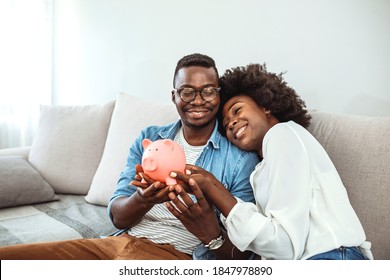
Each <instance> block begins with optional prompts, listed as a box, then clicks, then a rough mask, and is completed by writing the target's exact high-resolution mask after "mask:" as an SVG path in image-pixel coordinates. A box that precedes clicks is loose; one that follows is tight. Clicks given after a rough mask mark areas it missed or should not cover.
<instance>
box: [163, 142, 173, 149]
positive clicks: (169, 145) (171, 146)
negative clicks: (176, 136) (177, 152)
mask: <svg viewBox="0 0 390 280" xmlns="http://www.w3.org/2000/svg"><path fill="white" fill-rule="evenodd" d="M163 144H164V145H165V146H166V147H167V148H168V149H169V150H171V151H173V147H174V146H173V141H172V140H170V139H166V140H164V141H163Z"/></svg>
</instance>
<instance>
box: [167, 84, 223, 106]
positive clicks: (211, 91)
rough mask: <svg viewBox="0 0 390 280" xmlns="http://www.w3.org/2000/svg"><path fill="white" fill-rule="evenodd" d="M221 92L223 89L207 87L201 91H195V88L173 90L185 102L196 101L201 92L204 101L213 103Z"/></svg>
mask: <svg viewBox="0 0 390 280" xmlns="http://www.w3.org/2000/svg"><path fill="white" fill-rule="evenodd" d="M220 90H221V88H220V87H219V88H216V87H205V88H204V89H201V90H195V89H193V88H179V89H173V90H172V93H175V92H177V93H178V94H179V96H180V98H181V100H183V101H184V102H187V103H189V102H191V101H192V100H194V99H195V97H196V93H197V92H200V96H201V97H202V99H203V100H204V101H208V102H209V101H213V100H214V99H215V98H216V97H217V94H218V92H219V91H220Z"/></svg>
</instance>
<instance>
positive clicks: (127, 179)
mask: <svg viewBox="0 0 390 280" xmlns="http://www.w3.org/2000/svg"><path fill="white" fill-rule="evenodd" d="M218 79H219V78H218V71H217V68H216V66H215V62H214V60H213V59H212V58H210V57H208V56H205V55H201V54H192V55H188V56H185V57H183V58H182V59H181V60H179V62H178V63H177V66H176V70H175V74H174V80H173V86H174V90H173V91H172V101H173V103H174V104H175V105H176V108H177V110H178V112H179V115H180V120H179V121H178V122H176V123H173V124H169V125H166V126H162V127H156V126H151V127H148V128H145V129H144V130H143V131H142V132H141V134H140V136H139V137H138V139H137V140H136V141H135V142H134V143H133V145H132V146H131V149H130V153H129V156H128V161H127V164H126V167H125V169H124V171H123V172H122V173H121V175H120V178H119V181H118V185H117V189H116V191H115V193H114V195H113V196H112V198H111V201H110V204H109V206H108V213H109V214H110V217H111V219H112V221H113V223H114V225H115V226H116V227H117V228H119V229H126V230H124V231H123V232H124V233H122V234H121V235H119V236H111V237H107V238H103V239H80V240H72V241H60V242H51V243H43V244H42V243H40V244H39V245H33V244H28V245H21V246H13V247H12V248H11V247H8V248H7V247H3V248H0V259H17V258H23V259H192V258H194V259H212V258H220V259H228V258H232V254H231V252H232V249H234V247H233V245H232V244H231V242H230V241H229V239H228V237H227V235H226V232H225V231H224V230H222V228H221V226H220V223H219V221H218V217H217V215H216V213H215V211H214V208H213V207H212V206H211V205H209V204H208V202H207V201H206V200H203V201H198V203H197V204H196V207H198V208H197V209H196V210H197V213H198V216H197V219H194V220H193V221H191V222H190V223H186V226H184V225H183V224H182V223H181V222H180V221H179V220H178V219H177V218H176V217H175V216H173V214H171V212H170V211H169V210H168V209H167V207H166V205H165V204H164V203H165V202H167V201H170V199H169V197H168V194H169V186H166V185H165V184H163V183H161V182H154V181H152V180H151V179H150V178H148V177H147V176H146V175H143V174H142V169H140V168H139V164H140V163H141V158H142V153H143V147H142V143H141V142H142V140H143V139H145V138H148V139H150V140H152V141H155V140H157V139H166V138H169V139H172V140H174V141H176V142H178V143H179V144H180V145H181V146H182V147H183V148H184V150H185V153H186V158H187V163H189V164H195V165H198V166H200V167H202V168H204V169H206V170H208V171H209V172H211V173H212V174H214V175H215V177H216V178H217V179H218V180H219V181H220V182H222V184H224V185H225V186H226V188H228V190H229V191H230V192H231V193H232V194H233V195H234V196H236V197H238V198H240V199H242V200H244V201H254V197H253V192H252V188H251V186H250V183H249V175H250V173H251V171H252V170H253V169H254V168H255V165H256V164H257V163H258V157H257V155H256V154H254V153H248V152H244V151H241V150H239V149H238V148H237V147H235V146H233V145H232V144H230V142H229V141H228V140H227V139H226V138H224V137H222V136H221V134H220V133H219V132H218V123H217V120H216V115H217V112H218V109H219V104H220V96H219V94H220V93H219V84H218ZM140 175H143V177H144V179H145V180H146V182H147V183H141V182H140V180H136V179H137V178H138V179H139V178H140V177H139V176H140ZM199 205H201V206H202V207H199ZM205 245H206V246H207V247H208V248H209V249H210V250H209V249H207V248H206V247H205ZM16 247H19V249H17V248H16ZM21 252H22V253H21ZM247 257H248V253H247V252H244V253H238V252H237V250H236V251H235V253H234V258H247Z"/></svg>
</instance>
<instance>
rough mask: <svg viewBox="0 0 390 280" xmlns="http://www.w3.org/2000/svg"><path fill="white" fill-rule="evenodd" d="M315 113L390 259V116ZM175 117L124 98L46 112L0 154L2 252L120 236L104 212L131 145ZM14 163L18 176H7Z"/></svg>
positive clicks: (368, 227) (377, 253)
mask: <svg viewBox="0 0 390 280" xmlns="http://www.w3.org/2000/svg"><path fill="white" fill-rule="evenodd" d="M311 114H312V117H313V119H312V124H311V126H310V127H309V131H310V132H311V133H312V134H313V135H314V136H315V137H316V138H317V139H318V140H319V142H320V143H321V144H322V145H323V146H324V148H325V149H326V151H327V152H328V153H329V156H330V157H331V159H332V160H333V162H334V164H335V166H336V168H337V169H338V171H339V173H340V175H341V178H342V180H343V182H344V184H345V186H346V189H347V192H348V195H349V197H350V201H351V204H352V205H353V207H354V209H355V210H356V212H357V214H358V216H359V218H360V220H361V222H362V224H363V226H364V228H365V231H366V235H367V240H369V241H371V242H372V252H373V254H374V258H375V259H390V238H389V236H390V203H389V200H390V145H389V144H390V117H363V116H351V115H338V114H329V113H324V112H319V111H311ZM177 119H178V115H177V113H176V109H175V107H174V106H173V105H172V104H171V103H169V104H165V103H157V102H150V101H146V100H142V99H139V98H136V97H133V96H131V95H127V94H120V95H119V96H118V98H117V100H116V101H115V102H114V101H112V102H108V103H107V104H103V105H91V106H52V107H49V106H48V107H44V108H43V109H42V113H41V118H40V123H39V129H38V132H37V136H36V139H35V140H34V143H33V144H32V146H31V147H24V148H13V149H5V150H0V174H3V178H1V177H0V191H1V197H2V199H0V207H1V209H0V246H6V245H9V244H19V243H31V242H41V241H53V240H68V239H75V238H99V237H101V236H106V235H109V234H111V233H113V232H115V231H116V229H115V228H114V227H113V226H112V224H111V222H110V221H109V219H108V216H107V213H106V206H107V204H108V200H109V197H110V195H111V194H112V192H113V191H114V189H115V184H116V180H117V178H118V175H119V173H120V172H121V170H122V168H123V166H124V164H125V162H126V157H127V153H128V150H129V146H130V144H131V143H132V142H133V141H134V140H135V138H136V137H137V136H138V133H139V132H140V130H141V129H142V128H143V127H145V126H147V125H161V124H164V123H168V122H172V121H175V120H177ZM16 158H17V159H16ZM20 159H23V161H24V163H23V164H24V165H25V167H24V168H26V164H27V171H26V169H21V168H19V163H16V164H15V162H19V161H20ZM9 161H11V162H14V167H15V168H14V170H15V171H11V172H10V171H9V170H8V171H7V172H8V173H7V172H6V171H5V169H7V168H8V167H9V166H10V165H9V164H7V162H9ZM2 162H3V164H2ZM8 169H9V168H8ZM19 169H20V170H19ZM2 172H3V173H2ZM18 172H19V175H18V174H17V173H18ZM20 172H22V173H20ZM27 172H32V173H34V172H36V173H34V174H35V175H34V174H33V175H32V177H31V179H29V180H30V181H29V182H35V181H34V180H33V179H34V178H33V177H34V176H35V177H38V178H35V179H38V181H39V180H43V181H44V182H41V183H39V182H38V186H36V187H35V189H34V188H33V186H32V184H33V183H31V184H30V183H26V182H21V181H20V178H21V177H25V176H21V175H20V174H26V173H27ZM4 174H7V175H4ZM5 177H7V178H6V179H5ZM46 183H47V185H48V186H49V187H48V186H47V185H46V189H45V190H46V193H45V191H42V190H41V189H40V186H41V185H43V184H46ZM50 189H51V191H50ZM15 190H17V191H15ZM22 193H24V194H26V193H31V194H33V193H38V194H39V195H38V197H34V196H33V195H31V196H27V197H26V196H23V195H21V196H19V195H18V194H22ZM41 193H42V194H41ZM48 193H49V194H48ZM1 204H3V206H2V205H1ZM318 242H321V240H319V241H318Z"/></svg>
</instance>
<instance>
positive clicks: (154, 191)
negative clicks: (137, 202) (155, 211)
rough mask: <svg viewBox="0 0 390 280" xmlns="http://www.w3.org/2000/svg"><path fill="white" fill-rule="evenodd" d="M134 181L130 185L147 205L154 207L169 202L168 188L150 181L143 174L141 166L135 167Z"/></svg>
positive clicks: (157, 182)
mask: <svg viewBox="0 0 390 280" xmlns="http://www.w3.org/2000/svg"><path fill="white" fill-rule="evenodd" d="M135 170H136V176H135V180H134V181H131V182H130V185H133V186H136V187H137V194H138V195H139V197H140V198H141V199H142V200H143V202H144V203H146V204H147V205H154V204H158V203H163V202H166V201H169V198H168V193H169V192H170V191H169V187H168V186H166V185H165V184H164V183H162V182H159V181H154V180H152V179H151V178H150V177H149V176H147V175H146V174H144V173H143V169H142V166H141V165H139V164H137V165H136V166H135Z"/></svg>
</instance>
